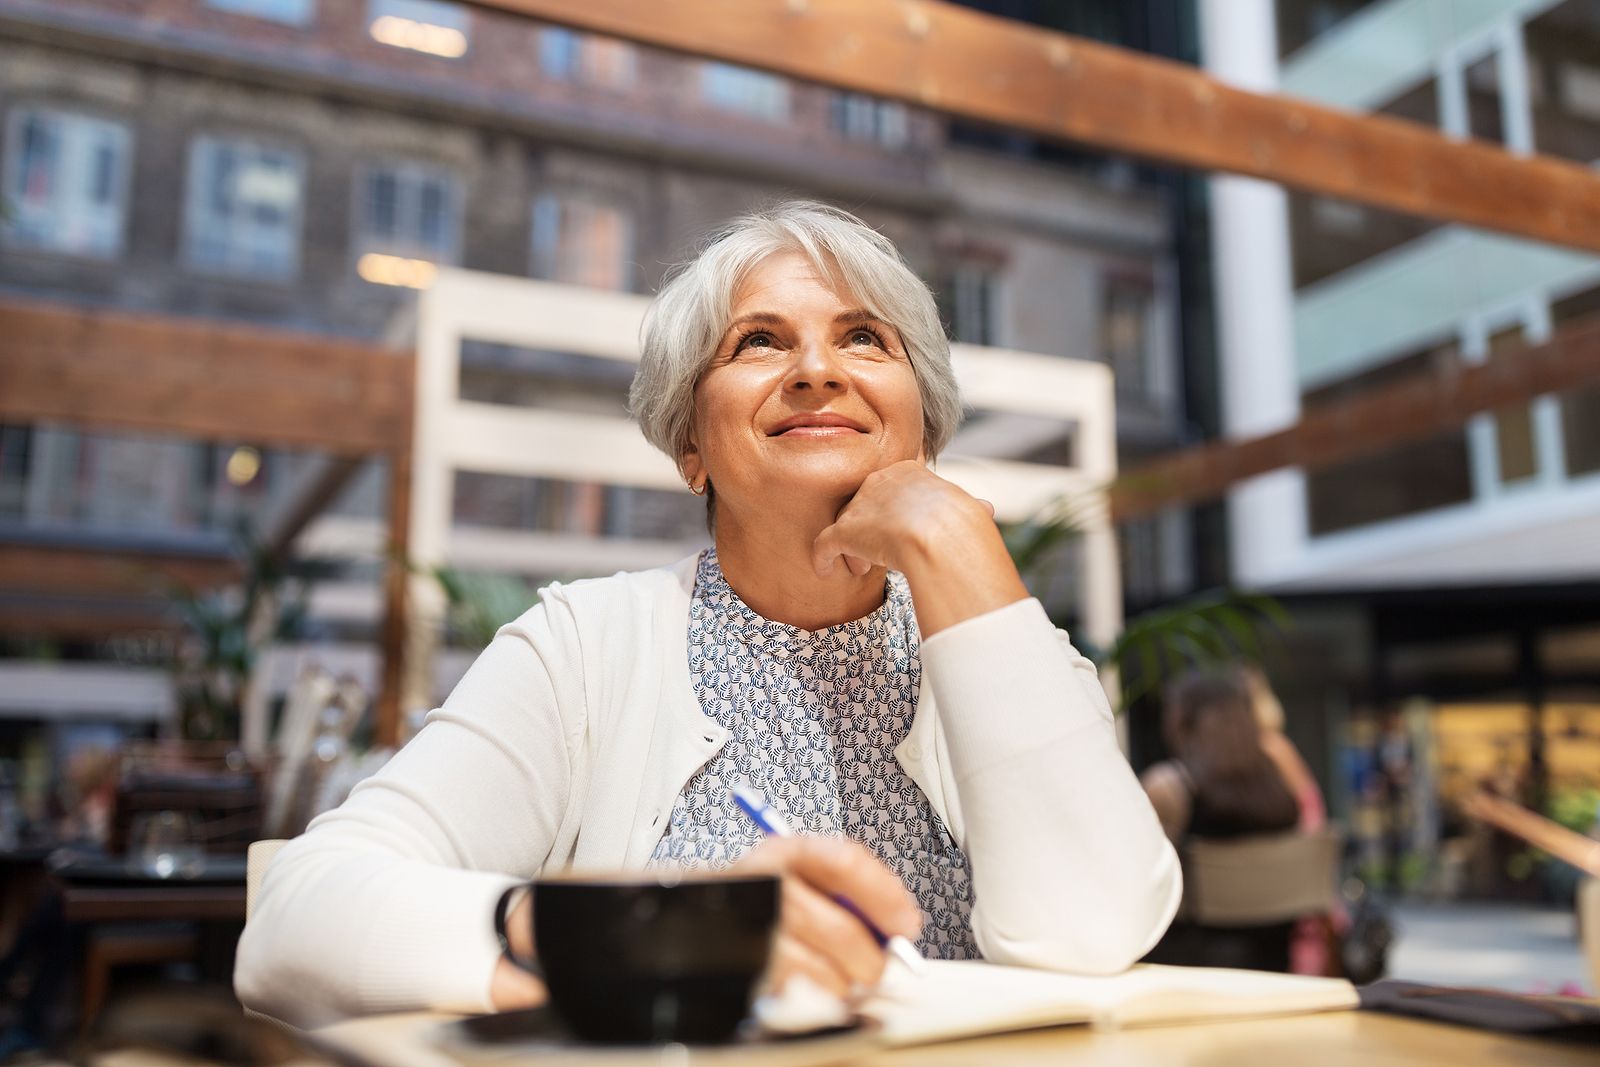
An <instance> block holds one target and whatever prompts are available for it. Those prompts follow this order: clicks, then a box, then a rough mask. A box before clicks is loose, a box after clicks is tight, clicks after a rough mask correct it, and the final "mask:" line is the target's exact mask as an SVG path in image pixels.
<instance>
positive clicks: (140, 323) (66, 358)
mask: <svg viewBox="0 0 1600 1067" xmlns="http://www.w3.org/2000/svg"><path fill="white" fill-rule="evenodd" d="M411 389H412V365H411V361H410V360H409V359H408V358H406V357H405V356H404V355H403V354H401V353H397V352H394V351H390V350H388V349H384V348H380V347H378V346H376V345H369V344H362V343H358V342H353V341H345V340H340V339H337V338H328V337H319V336H315V335H310V334H297V333H290V332H287V331H281V330H273V329H265V328H262V327H255V326H240V325H231V324H230V325H222V324H218V323H212V322H206V321H203V320H194V319H184V318H178V317H175V316H156V315H138V314H131V313H127V312H121V311H111V310H105V309H101V308H83V307H75V306H66V305H58V304H49V303H43V302H33V301H17V300H7V301H3V302H0V421H10V422H61V423H66V424H69V425H73V426H76V427H80V428H84V429H102V430H132V431H140V432H147V433H156V434H166V435H172V436H179V437H186V438H199V439H203V440H210V441H238V442H248V443H251V444H258V445H265V446H273V447H281V448H305V449H315V450H319V451H325V452H331V453H334V454H337V455H344V456H364V455H371V454H373V453H378V452H384V453H392V452H394V451H396V450H398V449H400V448H403V447H405V445H406V441H407V438H408V437H409V435H410V432H411V424H410V422H409V419H408V417H407V412H409V411H410V396H411Z"/></svg>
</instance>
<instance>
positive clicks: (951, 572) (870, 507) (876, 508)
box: [812, 460, 1028, 637]
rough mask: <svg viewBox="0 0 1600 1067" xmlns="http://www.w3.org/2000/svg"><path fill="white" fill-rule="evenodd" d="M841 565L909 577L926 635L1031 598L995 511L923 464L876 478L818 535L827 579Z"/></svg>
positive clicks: (816, 548)
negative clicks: (885, 568) (887, 571)
mask: <svg viewBox="0 0 1600 1067" xmlns="http://www.w3.org/2000/svg"><path fill="white" fill-rule="evenodd" d="M840 561H843V564H844V566H845V567H846V568H848V569H849V571H850V573H851V574H855V575H864V574H866V573H868V572H869V571H870V570H871V569H872V568H873V567H875V566H881V567H887V568H889V569H890V570H896V571H899V572H900V573H902V574H904V575H905V576H906V580H907V582H908V583H909V584H910V586H911V598H912V601H913V602H914V603H915V605H916V609H917V622H918V624H919V626H920V628H921V631H922V635H923V636H924V637H928V636H930V635H932V634H933V633H935V632H936V631H938V630H941V629H944V628H945V627H946V626H951V625H954V624H955V623H957V622H960V621H962V620H963V619H967V618H971V617H973V616H975V615H981V614H983V613H984V612H987V611H992V610H994V609H995V608H999V607H1004V606H1005V605H1007V604H1010V603H1013V602H1015V601H1018V600H1021V599H1023V598H1025V597H1027V595H1028V591H1027V589H1026V588H1025V587H1024V586H1023V584H1022V579H1021V577H1020V576H1018V574H1017V568H1016V566H1015V565H1014V564H1013V563H1012V562H1011V556H1010V554H1009V553H1007V551H1006V546H1005V541H1004V539H1003V538H1002V537H1001V536H1000V531H999V528H998V527H996V526H995V523H994V507H993V506H992V505H990V504H989V503H988V502H987V501H983V500H979V499H978V498H977V497H974V496H972V495H971V494H969V493H967V492H966V491H965V490H963V489H961V488H960V487H959V486H957V485H955V484H954V483H953V482H948V481H946V480H945V479H943V478H941V477H939V476H938V475H937V474H934V473H933V472H932V471H930V470H929V469H928V468H927V467H926V466H924V465H923V464H922V463H921V462H919V461H917V460H905V461H903V462H900V463H895V464H892V465H891V466H888V467H884V468H883V469H881V470H877V471H874V472H873V473H871V474H869V475H868V476H867V478H866V480H865V481H864V482H862V483H861V488H860V489H859V490H857V491H856V495H855V496H854V497H852V498H851V500H850V502H849V503H848V504H846V505H845V506H844V508H843V509H842V510H841V511H840V512H839V515H838V517H837V518H836V519H835V520H834V523H833V525H832V526H829V527H828V528H827V529H825V530H823V531H822V533H820V534H818V535H817V539H816V541H815V542H814V543H813V547H812V565H813V566H814V567H815V568H816V571H817V574H818V575H820V576H822V577H827V576H828V575H830V574H832V573H833V572H834V568H835V567H836V566H838V565H839V563H840Z"/></svg>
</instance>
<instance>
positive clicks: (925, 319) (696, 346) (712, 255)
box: [628, 200, 961, 463]
mask: <svg viewBox="0 0 1600 1067" xmlns="http://www.w3.org/2000/svg"><path fill="white" fill-rule="evenodd" d="M780 252H800V253H802V254H804V255H805V256H806V257H807V258H808V259H810V260H811V263H812V265H813V266H815V267H816V268H817V271H818V273H819V274H821V275H822V276H823V277H825V278H831V279H834V280H835V282H836V283H842V287H843V288H846V289H848V290H849V291H850V292H851V293H853V294H854V295H855V296H856V297H857V298H859V299H860V300H861V302H862V305H863V306H864V307H865V308H866V309H867V310H868V311H870V312H872V314H873V315H875V316H876V317H878V318H880V319H882V320H883V321H884V322H886V323H888V324H889V325H891V326H893V327H894V328H895V329H896V330H898V331H899V332H900V339H901V341H902V342H903V343H904V345H905V349H906V354H907V355H908V356H910V358H911V369H912V372H913V373H914V374H915V375H916V377H917V387H918V390H919V391H920V392H921V394H922V443H923V449H924V451H925V452H926V453H927V455H928V458H929V459H932V458H933V457H935V456H937V455H938V454H939V453H940V452H941V451H943V449H944V446H945V445H947V444H949V443H950V438H951V437H952V436H953V435H954V434H955V432H956V427H957V426H958V425H959V424H960V422H961V396H960V391H959V390H958V389H957V387H956V378H955V372H954V371H952V370H951V368H950V341H949V339H948V338H947V337H946V336H945V333H944V327H943V326H942V325H940V322H939V311H938V307H937V305H936V304H935V303H934V299H933V294H932V293H931V292H930V291H929V290H928V286H927V285H926V284H925V283H924V282H923V281H922V279H921V278H918V277H917V275H916V273H915V272H914V271H912V269H911V268H910V267H909V266H908V265H907V264H906V261H905V259H904V257H902V256H901V255H900V251H899V249H897V248H895V246H894V244H893V243H892V242H891V241H890V240H889V239H888V238H887V237H885V236H883V234H881V233H879V232H878V231H877V230H874V229H873V228H872V227H870V226H868V225H867V224H866V223H864V222H862V221H861V220H860V219H858V218H857V217H856V216H854V215H852V214H850V213H849V212H848V211H844V210H842V209H840V208H836V207H832V206H830V205H827V204H819V203H816V202H814V201H809V200H790V201H787V202H785V203H781V204H778V205H776V206H774V207H771V208H767V209H764V210H761V211H757V212H755V213H753V214H750V215H745V216H744V217H742V218H739V219H735V220H734V221H733V222H731V223H730V224H728V225H727V226H726V227H724V228H723V229H722V230H720V231H718V232H717V233H716V234H715V235H714V236H713V237H712V238H711V240H710V241H709V242H708V243H707V244H706V246H705V247H704V248H703V250H702V251H701V252H700V254H699V255H697V256H695V258H694V259H691V260H689V261H688V262H687V263H684V264H682V265H680V266H679V267H678V268H677V269H676V270H674V271H673V272H672V274H671V275H670V276H669V278H668V280H667V282H666V283H665V284H664V285H662V287H661V290H660V292H658V293H657V294H656V298H655V300H654V301H653V302H652V303H651V305H650V309H649V310H648V311H647V312H646V313H645V318H644V325H643V327H642V331H641V333H642V336H641V338H640V355H639V370H638V372H637V373H636V374H635V375H634V377H633V386H632V388H630V389H629V391H628V410H629V411H631V412H632V413H633V416H634V417H635V418H636V419H638V420H639V428H640V429H641V430H643V431H644V435H645V438H646V439H647V440H648V441H649V442H650V443H651V444H653V445H655V446H656V447H657V448H659V449H661V451H663V452H665V453H666V454H667V455H668V456H670V457H671V458H672V461H673V462H674V463H676V462H678V461H679V460H681V459H682V457H683V455H684V453H685V452H686V451H687V450H688V447H689V431H690V426H691V424H692V422H693V416H694V390H695V386H696V385H697V384H699V381H700V376H701V374H703V373H704V372H705V368H706V364H707V363H708V362H710V360H711V357H712V356H713V355H714V354H715V352H716V348H717V344H718V342H719V341H720V340H721V339H722V334H723V331H724V330H725V329H726V328H727V323H728V317H729V315H730V314H731V313H732V308H733V294H734V292H735V290H737V289H738V287H739V285H740V283H741V282H742V281H743V280H744V278H745V276H746V275H747V274H748V273H749V272H750V270H751V269H752V268H754V267H755V266H756V265H757V264H759V263H761V262H762V261H763V260H765V259H767V258H768V257H769V256H772V255H774V254H777V253H780Z"/></svg>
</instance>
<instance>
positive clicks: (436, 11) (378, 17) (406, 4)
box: [367, 0, 470, 59]
mask: <svg viewBox="0 0 1600 1067" xmlns="http://www.w3.org/2000/svg"><path fill="white" fill-rule="evenodd" d="M469 19H470V16H469V15H468V13H467V9H466V8H465V7H464V6H462V5H461V4H455V3H446V2H445V0H368V4H367V32H368V33H370V34H372V39H373V40H374V41H378V42H380V43H382V44H387V45H393V46H394V47H395V48H409V49H410V50H411V51H413V52H426V53H428V54H429V55H432V56H445V57H446V58H449V59H454V58H456V57H458V56H463V55H466V54H467V34H468V29H469Z"/></svg>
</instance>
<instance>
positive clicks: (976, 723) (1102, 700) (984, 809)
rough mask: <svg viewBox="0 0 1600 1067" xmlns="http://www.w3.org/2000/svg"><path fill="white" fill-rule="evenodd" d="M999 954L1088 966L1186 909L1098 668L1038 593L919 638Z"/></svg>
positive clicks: (983, 921)
mask: <svg viewBox="0 0 1600 1067" xmlns="http://www.w3.org/2000/svg"><path fill="white" fill-rule="evenodd" d="M921 654H922V671H923V684H924V685H925V686H931V687H932V691H933V694H934V698H935V700H936V701H937V704H938V709H939V726H940V730H941V732H942V734H943V736H944V740H945V744H946V746H947V749H948V753H947V755H948V760H949V763H950V770H951V777H952V779H953V781H954V783H955V789H956V794H957V801H958V803H959V805H960V810H961V815H962V820H963V827H964V834H963V837H964V840H963V842H962V846H963V848H964V849H965V850H966V852H967V855H968V858H969V859H970V861H971V863H972V878H973V900H974V903H973V912H972V921H973V927H974V932H975V933H976V935H977V941H978V946H979V948H980V949H981V950H982V951H983V954H984V956H985V957H986V958H987V959H990V960H992V961H994V962H997V963H1012V964H1020V965H1024V966H1034V967H1047V968H1050V969H1053V970H1062V971H1074V972H1078V973H1087V974H1107V973H1113V972H1117V971H1121V970H1123V969H1125V968H1127V967H1128V966H1130V965H1131V964H1133V963H1134V962H1136V961H1137V960H1138V959H1139V958H1140V957H1141V956H1143V955H1144V954H1145V953H1146V952H1148V951H1149V950H1150V949H1151V948H1152V947H1154V945H1155V943H1156V942H1157V941H1158V940H1159V939H1160V937H1161V935H1162V933H1163V932H1165V930H1166V928H1167V925H1168V924H1169V923H1170V922H1171V921H1172V917H1173V915H1174V914H1175V913H1176V911H1177V908H1178V900H1179V897H1180V896H1181V894H1182V876H1181V874H1180V872H1179V866H1178V858H1177V854H1176V852H1175V851H1174V850H1173V847H1172V845H1171V843H1170V842H1169V841H1168V840H1167V837H1166V834H1164V833H1163V832H1162V829H1161V824H1160V822H1159V821H1158V820H1157V818H1156V814H1155V812H1154V810H1153V809H1152V808H1151V806H1150V802H1149V800H1148V799H1147V798H1146V796H1145V793H1144V790H1143V789H1141V788H1140V786H1139V782H1138V780H1137V779H1136V778H1135V777H1134V774H1133V771H1132V768H1130V767H1129V766H1128V762H1127V760H1126V759H1125V758H1124V756H1123V754H1122V751H1121V749H1120V748H1119V746H1118V744H1117V737H1116V730H1115V726H1114V722H1113V718H1112V714H1111V709H1110V706H1109V704H1108V703H1107V701H1106V696H1105V692H1104V690H1102V689H1101V687H1100V683H1099V680H1098V678H1097V677H1096V674H1095V669H1094V665H1093V664H1092V663H1090V662H1089V660H1088V659H1086V658H1085V657H1084V656H1082V655H1081V654H1079V653H1078V651H1077V650H1076V649H1074V648H1073V647H1072V645H1071V644H1070V642H1069V641H1068V640H1067V635H1066V634H1065V633H1064V632H1062V631H1060V630H1058V629H1056V627H1055V626H1054V625H1053V624H1052V623H1051V622H1050V620H1049V618H1048V616H1046V615H1045V612H1044V608H1043V606H1042V605H1040V603H1039V602H1038V601H1037V600H1033V599H1029V600H1021V601H1018V602H1016V603H1014V604H1010V605H1007V606H1006V607H1003V608H999V609H997V610H995V611H991V612H988V613H986V614H984V615H980V616H978V617H976V618H972V619H968V620H966V621H964V622H961V623H958V624H956V625H955V626H951V627H949V628H947V629H944V630H941V631H940V632H939V633H937V634H935V635H933V636H932V637H930V638H929V639H928V640H927V641H925V642H923V644H922V653H921Z"/></svg>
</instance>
